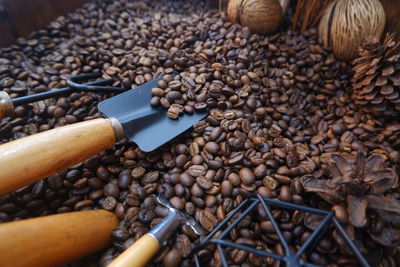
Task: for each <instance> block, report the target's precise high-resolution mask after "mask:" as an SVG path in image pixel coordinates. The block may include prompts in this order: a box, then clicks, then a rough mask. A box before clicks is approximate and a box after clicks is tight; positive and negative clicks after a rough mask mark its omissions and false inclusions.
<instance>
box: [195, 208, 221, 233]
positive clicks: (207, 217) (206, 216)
mask: <svg viewBox="0 0 400 267" xmlns="http://www.w3.org/2000/svg"><path fill="white" fill-rule="evenodd" d="M199 221H200V224H201V226H203V227H204V229H206V230H207V231H209V232H211V231H212V230H213V229H214V227H215V226H217V224H218V221H217V219H216V218H215V217H214V215H213V214H212V213H210V212H209V211H207V210H203V211H201V212H200V215H199Z"/></svg>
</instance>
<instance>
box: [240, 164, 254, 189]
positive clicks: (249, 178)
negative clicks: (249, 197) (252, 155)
mask: <svg viewBox="0 0 400 267" xmlns="http://www.w3.org/2000/svg"><path fill="white" fill-rule="evenodd" d="M239 177H240V180H241V181H242V183H244V184H246V185H252V184H254V182H255V180H256V177H255V176H254V173H253V172H252V171H251V170H250V169H249V168H242V169H240V171H239Z"/></svg>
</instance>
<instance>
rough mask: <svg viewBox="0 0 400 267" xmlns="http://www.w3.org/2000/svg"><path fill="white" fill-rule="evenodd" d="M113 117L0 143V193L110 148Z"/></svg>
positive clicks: (116, 126) (114, 125) (113, 141)
mask: <svg viewBox="0 0 400 267" xmlns="http://www.w3.org/2000/svg"><path fill="white" fill-rule="evenodd" d="M118 127H120V124H119V123H118V122H117V121H116V119H95V120H89V121H84V122H79V123H75V124H71V125H67V126H63V127H59V128H55V129H52V130H49V131H46V132H42V133H38V134H35V135H31V136H27V137H24V138H21V139H18V140H15V141H12V142H8V143H5V144H3V145H0V170H1V171H0V195H2V194H5V193H8V192H11V191H14V190H16V189H18V188H20V187H22V186H24V185H27V184H31V183H33V182H36V181H38V180H40V179H43V178H45V177H47V176H50V175H52V174H54V173H56V172H59V171H61V170H64V169H65V168H68V167H70V166H73V165H75V164H77V163H79V162H81V161H83V160H84V159H86V158H89V157H91V156H93V155H96V154H97V153H99V152H101V151H103V150H105V149H107V148H110V147H112V146H113V145H114V143H115V142H116V140H117V137H116V136H117V134H116V132H118V130H119V131H122V130H121V129H116V130H114V129H115V128H118Z"/></svg>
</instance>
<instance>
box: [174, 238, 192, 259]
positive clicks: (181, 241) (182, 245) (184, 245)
mask: <svg viewBox="0 0 400 267" xmlns="http://www.w3.org/2000/svg"><path fill="white" fill-rule="evenodd" d="M176 248H177V249H178V250H179V252H180V254H181V256H182V257H183V258H186V257H188V256H189V254H190V252H191V251H192V244H191V242H190V239H189V238H188V237H187V236H186V235H178V237H177V238H176Z"/></svg>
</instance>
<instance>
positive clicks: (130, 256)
mask: <svg viewBox="0 0 400 267" xmlns="http://www.w3.org/2000/svg"><path fill="white" fill-rule="evenodd" d="M156 200H157V202H158V203H159V204H161V205H163V206H165V207H166V208H168V209H169V213H168V215H167V216H166V217H165V219H164V220H163V221H162V222H161V223H159V224H157V225H156V226H155V227H154V228H153V229H152V230H151V231H150V232H149V233H147V234H146V235H144V236H143V237H141V238H140V239H139V240H138V241H136V242H135V243H134V244H133V245H132V246H130V247H129V248H128V249H126V250H125V251H124V252H123V253H122V254H120V255H119V256H118V257H117V258H116V259H115V260H114V261H113V262H112V263H111V264H110V265H108V267H141V266H145V264H146V263H147V262H148V261H149V260H150V259H151V258H152V257H153V256H154V254H155V253H156V252H157V251H158V249H159V248H160V246H162V245H163V244H165V242H166V241H167V240H168V238H169V237H170V236H171V234H173V233H174V231H175V230H176V229H177V228H178V227H180V226H182V225H187V226H188V227H190V228H191V229H192V230H193V231H194V232H195V233H196V234H197V235H205V234H206V233H207V232H206V230H204V229H203V227H201V225H200V224H199V223H198V222H197V221H196V220H195V219H194V218H193V217H191V216H189V215H188V214H186V213H185V212H182V211H179V210H177V209H175V208H174V207H173V206H172V205H171V204H170V203H169V202H168V200H167V199H166V198H165V197H164V196H162V195H161V196H158V197H157V198H156Z"/></svg>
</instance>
